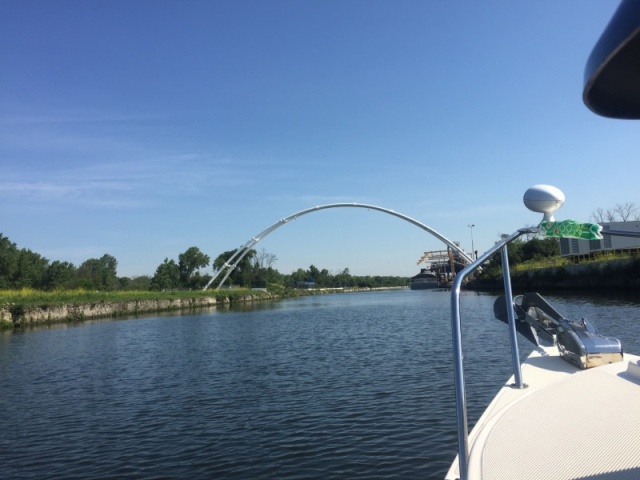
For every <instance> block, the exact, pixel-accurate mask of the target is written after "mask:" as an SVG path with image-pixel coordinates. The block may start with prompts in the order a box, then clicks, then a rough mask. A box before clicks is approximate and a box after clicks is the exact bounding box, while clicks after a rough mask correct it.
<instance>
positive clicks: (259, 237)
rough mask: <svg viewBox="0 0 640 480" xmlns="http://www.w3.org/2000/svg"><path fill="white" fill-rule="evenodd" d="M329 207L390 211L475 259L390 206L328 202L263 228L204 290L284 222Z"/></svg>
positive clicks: (437, 233)
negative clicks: (389, 207) (390, 208)
mask: <svg viewBox="0 0 640 480" xmlns="http://www.w3.org/2000/svg"><path fill="white" fill-rule="evenodd" d="M329 208H366V209H367V210H377V211H379V212H384V213H388V214H389V215H393V216H394V217H398V218H401V219H403V220H406V221H407V222H409V223H412V224H413V225H415V226H417V227H419V228H421V229H422V230H425V231H426V232H428V233H430V234H431V235H433V236H434V237H436V238H437V239H439V240H441V241H442V242H444V243H446V244H447V245H448V246H449V247H451V248H452V249H453V250H455V251H456V252H458V254H460V256H461V257H462V258H463V259H465V260H466V261H467V262H468V263H471V262H473V260H472V259H471V258H470V257H469V255H467V254H466V253H465V252H464V251H463V250H462V249H461V248H460V247H458V246H457V245H456V244H454V243H453V242H452V241H451V240H449V239H448V238H447V237H445V236H444V235H442V234H441V233H439V232H437V231H435V230H434V229H433V228H431V227H429V226H428V225H425V224H424V223H422V222H419V221H418V220H415V219H413V218H411V217H408V216H407V215H403V214H402V213H398V212H395V211H393V210H389V209H388V208H383V207H378V206H376V205H367V204H363V203H331V204H328V205H320V206H316V207H312V208H307V209H306V210H301V211H299V212H296V213H294V214H293V215H289V216H288V217H285V218H283V219H281V220H279V221H277V222H276V223H274V224H273V225H271V226H270V227H269V228H267V229H265V230H263V231H262V232H260V233H259V234H258V235H256V236H255V237H252V238H251V240H249V241H248V242H247V243H245V244H244V245H243V246H242V247H240V248H239V249H237V250H236V251H235V253H234V254H233V255H232V256H231V257H230V258H229V260H227V262H226V263H225V264H224V265H223V266H222V268H220V270H218V271H217V272H215V274H214V276H213V277H212V278H211V280H209V282H207V284H206V285H205V287H204V288H203V290H206V289H207V288H209V285H211V284H212V283H213V281H214V280H215V279H216V278H217V277H218V275H220V274H221V273H222V272H223V271H224V270H225V269H227V273H226V274H225V276H224V278H223V279H222V280H221V281H220V283H219V284H218V286H217V287H216V289H219V288H220V287H221V286H222V285H223V284H224V282H225V281H226V280H227V278H229V275H230V274H231V272H232V271H233V270H234V269H235V268H236V267H237V266H238V263H240V261H241V260H242V259H243V258H244V257H245V255H246V254H247V253H249V251H250V250H251V249H252V248H253V247H254V246H255V245H256V244H257V243H258V242H260V241H261V240H262V239H263V238H265V237H266V236H267V235H269V234H270V233H271V232H273V231H274V230H276V229H278V228H280V227H281V226H283V225H284V224H286V223H288V222H290V221H291V220H295V219H297V218H298V217H301V216H303V215H306V214H308V213H312V212H317V211H319V210H326V209H329ZM231 262H233V263H231Z"/></svg>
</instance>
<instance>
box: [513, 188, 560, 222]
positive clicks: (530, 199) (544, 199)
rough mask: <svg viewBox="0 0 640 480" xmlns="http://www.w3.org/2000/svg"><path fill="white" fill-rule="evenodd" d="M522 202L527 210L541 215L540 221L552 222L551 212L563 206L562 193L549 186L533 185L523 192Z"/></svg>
mask: <svg viewBox="0 0 640 480" xmlns="http://www.w3.org/2000/svg"><path fill="white" fill-rule="evenodd" d="M522 201H523V202H524V204H525V206H526V207H527V208H528V209H529V210H531V211H533V212H539V213H543V214H544V218H543V219H542V221H547V222H554V221H555V220H554V218H553V212H555V211H556V210H558V209H559V208H560V207H561V206H562V205H563V204H564V193H562V191H561V190H560V189H559V188H556V187H553V186H551V185H534V186H533V187H531V188H529V189H528V190H527V191H526V192H524V197H523V199H522Z"/></svg>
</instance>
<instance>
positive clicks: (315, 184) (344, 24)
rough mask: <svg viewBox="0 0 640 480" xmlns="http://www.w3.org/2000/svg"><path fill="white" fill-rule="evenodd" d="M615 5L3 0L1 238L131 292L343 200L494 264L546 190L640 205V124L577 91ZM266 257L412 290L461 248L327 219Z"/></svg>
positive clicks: (395, 228)
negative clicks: (492, 250)
mask: <svg viewBox="0 0 640 480" xmlns="http://www.w3.org/2000/svg"><path fill="white" fill-rule="evenodd" d="M617 4H618V2H617V1H614V0H581V1H580V2H575V1H569V0H565V1H562V0H561V1H559V0H540V1H535V2H515V1H508V0H500V1H498V0H485V1H482V2H478V1H471V0H468V1H436V0H423V1H403V0H400V1H390V0H389V1H378V0H366V1H365V0H359V1H357V0H345V1H279V0H273V1H265V0H261V1H243V0H233V1H214V0H211V1H193V0H192V1H177V0H176V1H165V0H153V1H151V0H147V1H144V0H142V1H136V2H130V1H124V0H107V1H102V0H94V1H91V2H85V1H79V0H78V1H65V0H58V1H56V2H47V1H31V0H0V72H1V73H0V232H1V233H2V234H4V235H5V236H7V237H9V238H10V239H11V240H12V241H13V242H16V243H17V244H18V246H19V247H25V248H30V249H31V250H33V251H36V252H38V253H41V254H42V255H44V256H45V257H47V258H49V259H50V260H67V261H71V262H73V263H74V264H76V265H79V264H80V263H82V262H83V261H84V260H86V259H88V258H97V257H100V256H102V255H103V254H104V253H108V254H110V255H113V256H115V257H116V259H117V260H118V274H119V275H121V276H125V275H126V276H135V275H144V274H148V275H153V273H154V271H155V269H156V267H157V266H158V265H159V264H160V263H161V262H162V261H163V260H164V258H165V257H168V258H174V259H176V260H177V257H178V255H179V254H180V253H182V252H183V251H185V250H186V249H187V248H189V247H190V246H197V247H198V248H200V249H201V250H202V251H203V252H205V253H207V254H209V255H210V256H211V257H212V258H215V257H216V256H217V255H218V254H219V253H221V252H223V251H225V250H231V249H234V248H236V247H238V246H240V245H242V244H244V243H245V242H246V241H247V240H248V239H250V238H251V237H252V236H253V235H256V234H257V233H259V232H261V231H262V230H263V229H265V228H266V227H268V226H269V225H271V224H272V223H274V222H276V221H278V220H279V219H280V218H283V217H286V216H288V215H290V214H292V213H294V212H297V211H300V210H304V209H306V208H309V207H313V206H314V205H324V204H328V203H336V202H358V203H366V204H373V205H378V206H381V207H384V208H389V209H393V210H395V211H397V212H401V213H403V214H405V215H408V216H411V217H413V218H415V219H416V220H419V221H421V222H423V223H425V224H427V225H429V226H430V227H432V228H434V229H436V230H437V231H439V232H440V233H442V234H444V235H445V236H447V237H448V238H450V239H451V240H454V241H460V242H461V244H462V247H463V248H465V249H466V250H470V249H471V232H473V240H474V246H475V248H476V249H477V250H480V251H484V250H486V249H487V248H488V247H489V246H490V245H492V244H493V243H494V241H495V240H497V238H498V236H499V234H500V233H511V232H513V231H514V230H516V229H517V228H519V227H522V226H528V225H534V224H537V223H538V222H539V220H540V218H539V215H538V214H535V213H532V212H529V211H528V210H526V208H525V207H524V206H523V204H522V195H523V194H524V192H525V190H526V189H527V188H528V187H530V186H532V185H534V184H538V183H547V184H552V185H555V186H557V187H558V188H560V189H561V190H563V191H564V193H565V195H566V198H567V200H566V203H565V206H564V207H563V209H561V210H560V211H559V212H558V213H557V214H556V217H557V218H558V219H564V218H573V219H577V220H583V221H586V220H588V219H589V217H590V215H591V213H592V212H593V211H594V210H595V209H596V208H600V207H601V208H605V209H606V208H612V207H614V206H615V204H616V203H626V202H635V203H636V204H640V199H639V198H638V188H637V186H638V174H637V171H638V169H637V163H638V162H637V156H638V152H640V131H639V128H640V126H639V124H638V123H634V122H624V121H617V120H609V119H604V118H600V117H597V116H596V115H594V114H592V113H591V112H590V111H589V110H588V109H587V108H586V107H585V106H584V105H583V103H582V99H581V94H582V83H583V72H584V66H585V63H586V60H587V57H588V55H589V53H590V51H591V48H592V47H593V45H594V44H595V42H596V41H597V39H598V37H599V36H600V34H601V32H602V31H603V29H604V27H605V26H606V24H607V23H608V21H609V19H610V17H611V15H612V14H613V12H614V11H615V9H616V7H617ZM471 224H474V225H475V227H474V228H473V229H470V228H469V227H468V225H471ZM257 248H258V249H259V250H262V249H265V250H266V251H267V252H269V253H274V254H275V255H276V256H277V258H278V261H277V262H276V264H275V267H276V268H278V270H280V271H281V272H283V273H289V272H291V271H293V270H295V269H297V268H299V267H302V268H305V269H306V268H307V267H308V266H309V265H311V264H314V265H316V266H317V267H319V268H327V269H328V270H330V271H332V272H337V271H339V270H342V269H344V268H349V269H350V271H351V273H353V274H357V275H365V274H372V275H406V276H409V275H413V274H415V273H416V272H417V268H418V267H417V266H416V261H417V260H418V259H419V258H420V257H421V256H422V253H423V252H424V251H425V250H434V249H440V248H442V244H441V243H439V242H438V241H437V240H436V239H435V238H433V237H430V236H429V235H428V234H426V233H425V232H423V231H422V230H419V229H417V228H416V227H415V226H412V225H410V224H408V223H405V222H403V221H401V220H399V219H398V218H396V217H392V216H388V215H385V214H382V213H380V212H371V211H367V210H361V209H331V210H325V211H320V212H317V213H313V214H309V215H306V216H304V217H301V218H299V219H297V220H296V221H295V222H291V223H290V224H287V225H286V226H284V227H282V228H280V229H278V230H277V231H275V232H274V233H272V234H271V235H270V236H268V237H267V238H266V239H264V240H263V241H262V242H261V243H260V244H259V245H258V247H257Z"/></svg>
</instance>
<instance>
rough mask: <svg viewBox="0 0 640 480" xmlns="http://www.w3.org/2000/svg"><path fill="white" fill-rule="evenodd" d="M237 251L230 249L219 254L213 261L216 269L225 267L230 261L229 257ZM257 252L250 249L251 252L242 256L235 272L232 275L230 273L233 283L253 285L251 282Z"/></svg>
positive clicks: (230, 279)
mask: <svg viewBox="0 0 640 480" xmlns="http://www.w3.org/2000/svg"><path fill="white" fill-rule="evenodd" d="M235 253H236V250H228V251H226V252H224V253H221V254H220V255H218V256H217V257H216V259H215V260H214V261H213V266H214V268H215V269H216V270H220V269H221V268H224V266H225V265H226V264H227V263H228V262H229V259H230V258H231V257H232V256H233V255H234V254H235ZM256 254H257V252H256V251H255V250H253V249H252V250H249V252H248V253H247V254H246V255H245V256H244V257H243V258H242V260H240V262H239V263H238V266H237V267H236V268H235V269H234V270H233V272H231V275H229V281H230V282H231V284H232V285H242V286H247V287H248V286H250V285H251V282H252V280H253V278H254V268H253V265H254V261H253V258H254V257H255V256H256ZM234 261H235V260H234Z"/></svg>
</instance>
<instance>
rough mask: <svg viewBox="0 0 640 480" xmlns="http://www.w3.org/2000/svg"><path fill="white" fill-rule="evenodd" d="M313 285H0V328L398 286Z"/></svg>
mask: <svg viewBox="0 0 640 480" xmlns="http://www.w3.org/2000/svg"><path fill="white" fill-rule="evenodd" d="M404 288H407V287H380V288H366V287H365V288H359V287H353V288H318V289H299V290H293V289H285V288H274V289H270V290H267V289H259V290H251V289H247V288H234V289H223V290H207V291H201V290H200V291H173V292H157V291H118V292H99V291H86V290H82V289H77V290H62V291H53V292H44V291H39V290H34V289H26V288H25V289H21V290H0V329H5V330H6V329H15V328H31V327H38V326H46V325H51V324H58V323H78V322H83V321H85V320H95V319H105V318H114V319H115V318H121V317H128V316H136V315H141V314H151V313H161V312H178V311H193V310H199V309H203V308H217V307H225V306H231V305H238V304H247V303H253V302H262V301H270V300H281V299H284V298H292V297H297V296H303V295H321V294H328V293H344V292H356V291H358V292H362V291H373V290H392V289H404Z"/></svg>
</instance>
